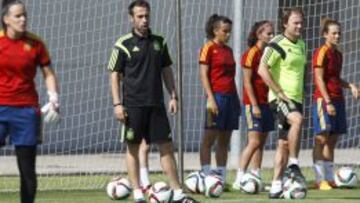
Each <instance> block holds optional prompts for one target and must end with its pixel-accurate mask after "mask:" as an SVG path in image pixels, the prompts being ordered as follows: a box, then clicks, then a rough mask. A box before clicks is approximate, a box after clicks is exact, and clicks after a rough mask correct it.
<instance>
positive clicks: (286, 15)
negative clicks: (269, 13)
mask: <svg viewBox="0 0 360 203" xmlns="http://www.w3.org/2000/svg"><path fill="white" fill-rule="evenodd" d="M293 13H296V14H300V15H301V16H302V18H304V12H303V11H302V9H301V8H298V7H294V8H286V9H284V10H283V12H282V14H281V24H280V28H281V30H282V31H285V26H284V25H285V24H286V23H288V21H289V18H290V16H291V14H293Z"/></svg>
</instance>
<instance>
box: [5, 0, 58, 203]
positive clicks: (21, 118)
mask: <svg viewBox="0 0 360 203" xmlns="http://www.w3.org/2000/svg"><path fill="white" fill-rule="evenodd" d="M1 22H2V27H3V30H1V31H0V142H1V143H2V144H5V140H6V137H7V136H9V141H10V143H11V144H12V145H14V146H15V154H16V158H17V163H18V168H19V172H20V193H21V195H20V196H21V202H22V203H33V202H34V200H35V193H36V188H37V178H36V172H35V165H36V164H35V160H36V146H37V144H39V142H41V113H40V108H39V98H38V94H37V91H36V88H35V82H34V78H35V76H36V72H37V67H38V66H39V67H41V68H40V70H41V72H42V74H43V76H44V79H45V84H46V87H47V90H48V93H49V103H48V104H47V106H48V107H49V108H51V109H53V110H54V111H58V108H59V103H58V93H57V92H58V91H57V82H56V77H55V74H54V72H53V70H52V68H51V66H50V65H51V60H50V57H49V54H48V51H47V49H46V47H45V44H44V43H43V41H42V40H41V39H40V38H39V37H37V36H36V35H34V34H32V33H30V32H28V31H27V29H26V27H27V26H26V25H27V15H26V9H25V5H24V4H23V3H22V2H21V1H19V0H10V1H3V2H2V12H1Z"/></svg>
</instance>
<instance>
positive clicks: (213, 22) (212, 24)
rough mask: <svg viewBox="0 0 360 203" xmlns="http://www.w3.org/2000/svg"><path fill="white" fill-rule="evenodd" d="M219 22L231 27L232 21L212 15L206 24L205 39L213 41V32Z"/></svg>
mask: <svg viewBox="0 0 360 203" xmlns="http://www.w3.org/2000/svg"><path fill="white" fill-rule="evenodd" d="M219 22H223V23H226V24H230V25H232V21H231V20H230V19H229V18H228V17H226V16H219V15H218V14H213V15H211V16H210V17H209V19H208V21H207V22H206V26H205V32H206V38H208V39H214V37H215V35H214V30H215V29H216V28H217V27H218V26H219Z"/></svg>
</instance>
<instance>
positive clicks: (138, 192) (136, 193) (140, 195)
mask: <svg viewBox="0 0 360 203" xmlns="http://www.w3.org/2000/svg"><path fill="white" fill-rule="evenodd" d="M133 195H134V199H135V200H137V199H144V194H143V193H142V191H141V189H140V188H139V189H135V190H134V191H133Z"/></svg>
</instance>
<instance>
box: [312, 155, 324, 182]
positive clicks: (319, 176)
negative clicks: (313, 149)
mask: <svg viewBox="0 0 360 203" xmlns="http://www.w3.org/2000/svg"><path fill="white" fill-rule="evenodd" d="M314 172H315V179H316V182H317V183H320V181H322V180H324V161H323V160H316V161H315V163H314Z"/></svg>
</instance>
